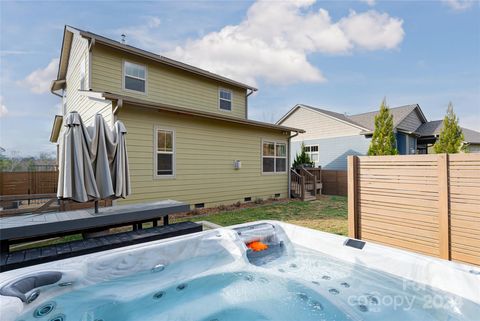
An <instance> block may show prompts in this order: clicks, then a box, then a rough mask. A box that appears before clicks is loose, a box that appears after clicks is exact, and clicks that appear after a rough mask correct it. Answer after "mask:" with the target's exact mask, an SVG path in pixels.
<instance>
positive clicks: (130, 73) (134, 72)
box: [123, 61, 147, 93]
mask: <svg viewBox="0 0 480 321" xmlns="http://www.w3.org/2000/svg"><path fill="white" fill-rule="evenodd" d="M146 75H147V70H146V67H145V66H142V65H137V64H134V63H131V62H128V61H125V63H124V66H123V76H124V80H123V87H124V89H127V90H133V91H138V92H142V93H145V88H146V82H147V81H146V79H147V77H146Z"/></svg>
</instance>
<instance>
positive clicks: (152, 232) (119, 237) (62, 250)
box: [0, 222, 202, 272]
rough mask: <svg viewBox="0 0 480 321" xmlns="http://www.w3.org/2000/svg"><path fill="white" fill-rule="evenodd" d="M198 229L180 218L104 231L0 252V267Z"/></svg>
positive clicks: (182, 233) (34, 262)
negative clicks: (178, 220)
mask: <svg viewBox="0 0 480 321" xmlns="http://www.w3.org/2000/svg"><path fill="white" fill-rule="evenodd" d="M201 230H202V226H201V225H200V224H197V223H193V222H181V223H175V224H171V225H167V226H158V227H152V228H149V229H142V230H137V231H129V232H123V233H117V234H111V235H105V236H101V237H97V238H91V239H86V240H78V241H71V242H67V243H63V244H56V245H51V246H45V247H41V248H36V249H27V250H21V251H16V252H11V253H9V254H4V255H2V256H1V260H0V264H1V265H0V271H2V272H3V271H9V270H13V269H18V268H21V267H26V266H31V265H35V264H41V263H46V262H52V261H56V260H61V259H66V258H70V257H75V256H80V255H84V254H90V253H95V252H100V251H105V250H110V249H114V248H119V247H123V246H129V245H134V244H139V243H144V242H150V241H155V240H160V239H165V238H169V237H174V236H179V235H185V234H189V233H195V232H200V231H201Z"/></svg>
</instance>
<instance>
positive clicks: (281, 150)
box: [262, 141, 287, 173]
mask: <svg viewBox="0 0 480 321" xmlns="http://www.w3.org/2000/svg"><path fill="white" fill-rule="evenodd" d="M262 171H263V172H264V173H284V172H286V171H287V144H285V143H277V142H269V141H264V142H263V148H262Z"/></svg>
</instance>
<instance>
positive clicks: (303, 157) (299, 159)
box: [292, 142, 313, 168]
mask: <svg viewBox="0 0 480 321" xmlns="http://www.w3.org/2000/svg"><path fill="white" fill-rule="evenodd" d="M302 165H312V166H313V162H312V161H311V160H310V156H308V154H307V153H306V152H305V144H304V143H303V142H302V147H301V149H300V153H297V155H296V156H295V160H294V161H293V164H292V166H293V168H297V167H298V166H302Z"/></svg>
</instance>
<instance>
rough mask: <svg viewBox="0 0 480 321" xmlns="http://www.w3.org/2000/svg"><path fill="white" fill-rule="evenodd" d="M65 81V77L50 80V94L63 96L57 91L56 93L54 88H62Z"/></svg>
mask: <svg viewBox="0 0 480 321" xmlns="http://www.w3.org/2000/svg"><path fill="white" fill-rule="evenodd" d="M65 83H66V80H65V79H63V80H54V81H52V85H51V86H50V92H51V93H52V94H54V95H55V96H58V97H60V98H63V96H62V95H60V94H59V93H56V92H55V91H56V90H60V89H63V87H64V86H65Z"/></svg>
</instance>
